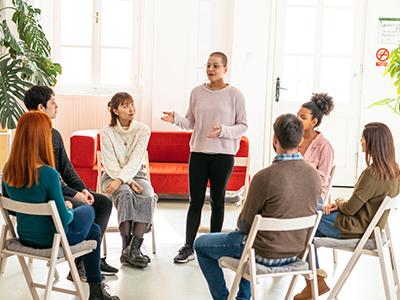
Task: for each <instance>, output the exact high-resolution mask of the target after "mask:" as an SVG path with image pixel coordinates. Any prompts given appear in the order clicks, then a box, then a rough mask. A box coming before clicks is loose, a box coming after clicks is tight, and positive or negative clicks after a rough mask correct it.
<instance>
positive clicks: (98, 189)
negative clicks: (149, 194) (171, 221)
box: [96, 151, 157, 256]
mask: <svg viewBox="0 0 400 300" xmlns="http://www.w3.org/2000/svg"><path fill="white" fill-rule="evenodd" d="M144 163H145V168H146V177H147V179H148V180H149V181H150V162H149V153H148V152H147V151H146V152H145V154H144ZM102 175H103V166H102V158H101V152H100V151H97V185H96V192H97V193H99V194H101V193H102V189H101V176H102ZM106 232H119V228H118V226H107V229H106ZM151 237H152V252H153V254H156V251H157V248H156V234H155V229H154V222H153V224H152V225H151ZM102 244H103V254H104V256H107V240H106V235H105V234H104V236H103V242H102Z"/></svg>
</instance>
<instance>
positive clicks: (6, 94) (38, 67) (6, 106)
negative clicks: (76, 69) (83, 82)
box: [0, 0, 61, 129]
mask: <svg viewBox="0 0 400 300" xmlns="http://www.w3.org/2000/svg"><path fill="white" fill-rule="evenodd" d="M11 3H12V4H11V6H8V7H3V8H1V9H0V17H1V23H0V47H1V53H2V55H0V126H1V127H3V128H8V129H13V128H15V126H16V123H17V121H18V119H19V117H20V116H21V115H22V114H23V112H24V108H23V107H24V106H23V104H22V102H21V101H22V100H23V97H24V93H25V91H26V90H27V89H28V88H29V87H30V86H32V85H33V84H40V85H47V86H53V85H54V84H55V83H56V78H57V75H58V74H61V66H60V65H59V64H57V63H54V62H52V61H51V59H50V50H51V49H50V44H49V42H48V40H47V39H46V36H45V34H44V32H43V29H42V27H41V26H40V24H39V16H40V9H37V8H35V7H33V6H31V5H29V4H28V3H27V1H25V0H12V2H11ZM6 11H7V12H8V11H9V12H11V13H12V17H11V20H9V19H7V18H5V17H4V13H5V12H6ZM13 32H16V34H13Z"/></svg>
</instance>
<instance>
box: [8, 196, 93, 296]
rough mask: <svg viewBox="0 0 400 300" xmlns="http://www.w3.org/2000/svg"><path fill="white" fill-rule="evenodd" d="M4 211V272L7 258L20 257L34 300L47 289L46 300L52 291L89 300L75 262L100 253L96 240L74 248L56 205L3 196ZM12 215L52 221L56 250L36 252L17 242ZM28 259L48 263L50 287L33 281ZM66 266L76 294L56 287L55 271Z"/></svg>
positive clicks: (53, 246) (47, 282)
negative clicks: (86, 255) (63, 265)
mask: <svg viewBox="0 0 400 300" xmlns="http://www.w3.org/2000/svg"><path fill="white" fill-rule="evenodd" d="M0 210H1V213H2V215H3V218H4V221H5V225H3V226H2V231H1V236H0V256H1V258H2V264H1V265H2V266H1V268H4V263H5V259H6V258H7V257H9V256H13V255H16V256H17V257H18V260H19V263H20V265H21V268H22V272H23V274H24V276H25V280H26V283H27V284H28V288H29V291H30V293H31V295H32V298H33V299H34V300H38V299H39V295H38V293H37V290H36V288H41V289H45V294H44V298H43V299H49V298H50V292H51V291H52V290H53V291H57V292H61V293H67V294H71V295H77V296H78V297H79V299H81V300H84V299H87V298H86V297H85V293H84V291H83V288H82V283H81V281H80V279H79V275H78V271H77V269H76V265H75V262H74V259H75V258H77V257H80V256H83V255H85V254H87V253H90V252H92V251H93V249H96V246H97V242H96V241H94V240H89V241H82V242H81V243H79V244H76V245H73V246H70V245H69V243H68V240H67V237H66V235H65V232H64V228H63V225H62V222H61V219H60V216H59V214H58V210H57V207H56V204H55V202H54V201H49V202H47V203H41V204H30V203H24V202H20V201H15V200H11V199H8V198H6V197H1V196H0ZM9 211H13V212H17V213H23V214H28V215H36V216H49V217H51V218H52V220H53V222H54V225H55V228H56V233H55V234H54V238H53V245H52V248H49V249H35V248H31V247H26V246H24V245H23V244H22V243H21V242H20V241H19V239H18V238H17V235H16V231H15V228H14V225H13V223H12V221H11V219H10V215H9ZM7 234H10V235H11V238H7ZM25 257H27V258H34V259H39V260H44V261H47V264H48V266H49V272H48V276H47V281H46V284H41V283H37V282H34V281H33V279H32V276H31V273H30V271H29V269H28V266H27V264H26V261H25ZM62 262H68V264H69V268H70V269H71V275H72V278H73V281H74V284H75V287H76V290H71V289H64V288H61V287H56V286H54V283H55V280H54V279H55V273H56V268H55V267H56V265H57V264H59V263H62ZM1 272H4V269H2V270H1Z"/></svg>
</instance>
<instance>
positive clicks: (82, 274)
mask: <svg viewBox="0 0 400 300" xmlns="http://www.w3.org/2000/svg"><path fill="white" fill-rule="evenodd" d="M75 264H76V268H77V270H78V275H79V278H80V279H81V281H83V282H86V281H87V278H86V272H85V266H84V265H83V261H82V259H80V260H76V261H75ZM67 279H68V280H69V281H74V280H73V279H72V274H71V271H69V273H68V275H67Z"/></svg>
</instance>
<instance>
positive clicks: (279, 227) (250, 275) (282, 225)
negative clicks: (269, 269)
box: [220, 212, 321, 300]
mask: <svg viewBox="0 0 400 300" xmlns="http://www.w3.org/2000/svg"><path fill="white" fill-rule="evenodd" d="M320 219H321V212H317V213H316V214H315V215H311V216H308V217H303V218H294V219H275V218H263V217H262V216H261V215H257V216H256V217H255V218H254V221H253V224H252V226H251V229H250V232H249V235H248V237H247V241H246V244H245V246H244V249H243V253H242V256H241V258H240V261H239V264H238V266H237V268H236V269H233V268H231V267H229V266H227V265H224V257H222V258H221V259H220V265H221V266H222V267H228V268H230V269H231V270H232V271H234V272H236V275H235V278H234V281H233V284H232V287H231V290H230V293H229V297H228V300H233V299H235V297H236V292H237V290H238V288H239V284H240V280H241V278H242V277H243V278H245V279H247V280H249V281H250V286H251V294H252V299H256V283H257V281H258V279H259V278H265V277H281V276H287V275H290V276H293V278H292V281H291V283H290V286H289V289H288V291H287V294H286V297H285V299H292V294H293V290H294V287H295V284H296V282H297V279H298V276H299V275H307V276H308V277H309V278H310V279H311V285H312V294H313V299H318V285H317V271H316V264H315V251H314V245H313V243H312V241H313V239H314V235H315V232H316V231H317V228H318V224H319V221H320ZM306 228H312V230H311V232H310V234H309V236H308V239H307V247H306V249H305V251H304V253H303V255H302V256H301V258H300V259H301V260H302V261H305V260H306V258H307V257H308V258H309V268H308V269H306V270H298V271H288V272H279V273H266V274H257V271H256V265H257V263H256V261H255V251H254V248H253V244H254V240H255V238H256V235H257V232H258V231H292V230H299V229H306Z"/></svg>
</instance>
